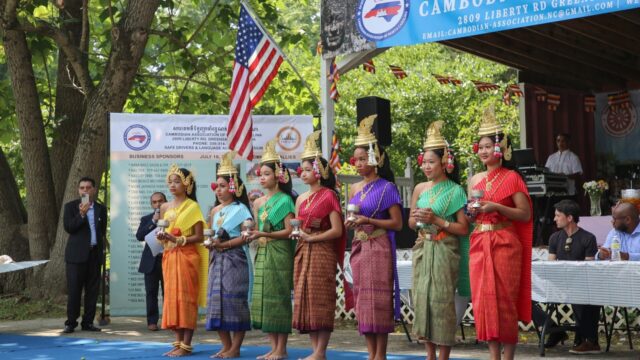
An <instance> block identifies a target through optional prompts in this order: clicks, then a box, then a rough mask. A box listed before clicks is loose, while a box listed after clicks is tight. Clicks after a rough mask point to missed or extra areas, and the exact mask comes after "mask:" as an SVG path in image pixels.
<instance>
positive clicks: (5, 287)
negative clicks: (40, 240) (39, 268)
mask: <svg viewBox="0 0 640 360" xmlns="http://www.w3.org/2000/svg"><path fill="white" fill-rule="evenodd" d="M0 174H3V176H0V229H2V231H0V255H9V256H11V258H12V259H13V260H15V261H22V260H28V259H29V243H28V241H27V237H26V233H22V232H21V230H23V229H24V228H25V224H26V222H27V213H26V211H25V209H24V206H23V205H22V201H21V200H20V194H19V192H18V185H17V184H16V181H15V178H14V177H13V175H12V171H11V168H10V167H9V163H8V162H7V159H6V158H5V155H4V152H3V151H2V148H0ZM25 275H26V274H25V272H24V271H14V272H11V273H6V274H0V294H5V293H16V292H19V291H21V290H22V289H24V288H25V278H26V276H25Z"/></svg>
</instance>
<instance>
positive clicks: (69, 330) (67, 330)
mask: <svg viewBox="0 0 640 360" xmlns="http://www.w3.org/2000/svg"><path fill="white" fill-rule="evenodd" d="M74 331H76V329H75V327H73V326H71V325H65V326H64V330H62V332H63V333H65V334H71V333H72V332H74Z"/></svg>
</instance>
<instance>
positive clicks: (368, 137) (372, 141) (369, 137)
mask: <svg viewBox="0 0 640 360" xmlns="http://www.w3.org/2000/svg"><path fill="white" fill-rule="evenodd" d="M377 117H378V115H377V114H373V115H369V116H367V117H366V118H364V119H362V121H360V125H359V126H358V136H356V141H355V143H354V144H355V146H369V150H368V151H367V155H368V156H369V161H368V163H367V164H368V165H369V166H377V167H382V166H383V164H384V154H381V151H380V148H379V147H378V139H377V138H376V136H375V135H374V134H373V132H372V131H371V127H372V126H373V122H374V121H375V120H376V118H377ZM376 171H377V169H376Z"/></svg>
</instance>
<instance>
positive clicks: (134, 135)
mask: <svg viewBox="0 0 640 360" xmlns="http://www.w3.org/2000/svg"><path fill="white" fill-rule="evenodd" d="M122 138H123V139H122V140H123V141H124V144H125V145H126V146H127V147H128V148H129V149H131V150H133V151H140V150H144V149H145V148H146V147H147V146H149V143H150V142H151V132H150V131H149V129H147V128H146V127H145V126H143V125H140V124H134V125H131V126H129V127H128V128H127V130H125V131H124V134H123V136H122Z"/></svg>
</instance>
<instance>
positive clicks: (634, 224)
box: [596, 202, 640, 261]
mask: <svg viewBox="0 0 640 360" xmlns="http://www.w3.org/2000/svg"><path fill="white" fill-rule="evenodd" d="M611 217H612V218H613V219H612V220H611V223H612V224H613V229H611V231H609V234H607V241H605V243H604V245H602V247H601V248H599V249H598V253H597V255H596V259H598V260H608V259H611V240H612V239H613V236H614V235H618V238H619V239H620V258H621V259H622V260H631V261H640V227H639V226H638V224H639V223H640V220H639V219H638V208H636V207H635V206H634V205H633V204H630V203H625V202H621V203H619V204H618V205H616V206H615V207H614V208H613V213H612V214H611Z"/></svg>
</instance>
